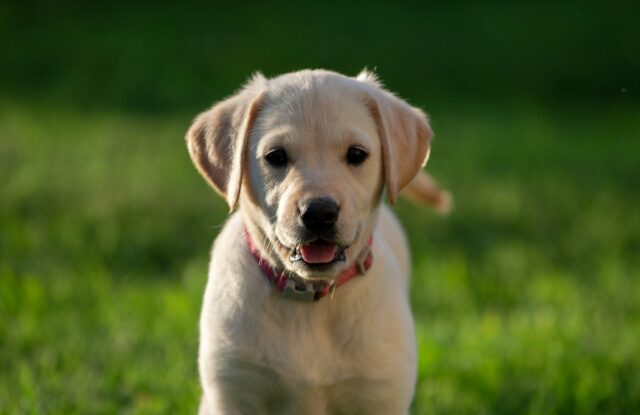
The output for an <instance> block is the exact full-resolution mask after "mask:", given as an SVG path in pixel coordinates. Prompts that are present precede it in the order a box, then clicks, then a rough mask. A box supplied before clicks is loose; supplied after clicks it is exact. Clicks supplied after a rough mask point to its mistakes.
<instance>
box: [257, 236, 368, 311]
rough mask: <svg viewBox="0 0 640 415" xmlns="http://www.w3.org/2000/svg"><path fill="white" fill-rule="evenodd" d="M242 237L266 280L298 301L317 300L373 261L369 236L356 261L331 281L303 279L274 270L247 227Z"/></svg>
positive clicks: (359, 272) (286, 295) (361, 272)
mask: <svg viewBox="0 0 640 415" xmlns="http://www.w3.org/2000/svg"><path fill="white" fill-rule="evenodd" d="M244 237H245V240H246V241H247V245H248V246H249V250H250V251H251V255H253V258H255V260H256V262H257V263H258V267H260V270H261V271H262V274H263V275H264V277H265V278H266V279H267V281H268V282H269V283H270V284H271V285H273V286H274V287H276V288H277V289H278V290H279V291H280V292H281V293H282V296H283V297H285V298H290V299H293V300H300V301H318V300H319V299H321V298H322V297H325V296H327V295H328V294H332V293H333V291H334V290H335V289H336V288H338V287H339V286H341V285H344V284H346V283H347V282H349V280H351V279H352V278H353V277H355V276H357V275H364V274H365V273H366V272H367V271H368V270H369V268H371V264H372V263H373V254H372V253H371V244H372V242H373V237H370V238H369V241H368V242H367V245H366V247H365V249H364V250H363V251H362V253H361V254H360V256H359V257H358V259H357V260H356V262H355V263H354V264H353V265H351V266H350V267H349V268H347V269H346V270H344V271H343V272H342V273H341V274H340V275H338V276H337V277H336V278H335V279H334V280H333V281H327V280H318V281H305V280H303V279H302V278H300V277H298V276H297V275H295V274H290V273H287V272H286V271H284V270H282V271H278V270H275V269H274V268H273V267H271V265H269V263H268V262H267V261H266V260H265V259H264V258H263V257H262V255H260V251H259V250H258V247H257V246H256V244H255V243H254V242H253V239H252V238H251V235H249V232H248V231H247V229H246V228H245V229H244Z"/></svg>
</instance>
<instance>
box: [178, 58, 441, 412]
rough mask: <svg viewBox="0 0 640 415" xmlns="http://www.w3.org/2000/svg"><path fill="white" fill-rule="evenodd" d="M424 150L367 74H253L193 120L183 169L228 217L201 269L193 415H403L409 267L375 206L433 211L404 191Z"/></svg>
mask: <svg viewBox="0 0 640 415" xmlns="http://www.w3.org/2000/svg"><path fill="white" fill-rule="evenodd" d="M431 135H432V133H431V129H430V127H429V124H428V121H427V118H426V116H425V114H424V113H423V112H422V111H420V110H418V109H416V108H414V107H411V106H410V105H408V104H407V103H406V102H404V101H402V100H401V99H399V98H397V97H396V96H394V95H392V94H391V93H389V92H387V91H385V90H384V89H383V88H382V87H381V85H380V84H379V82H378V81H377V80H376V78H375V76H374V75H373V74H371V73H370V72H366V71H365V72H362V73H361V74H360V75H358V76H357V77H356V78H349V77H346V76H343V75H340V74H337V73H334V72H329V71H322V70H314V71H309V70H307V71H300V72H295V73H290V74H286V75H283V76H280V77H277V78H274V79H270V80H268V79H266V78H264V77H263V76H262V75H260V74H258V75H256V76H254V77H253V79H251V80H250V81H249V82H248V83H247V84H246V85H245V86H244V87H243V88H242V89H241V90H240V91H239V92H238V93H237V94H236V95H234V96H232V97H230V98H228V99H226V100H225V101H222V102H220V103H218V104H216V105H215V106H214V107H213V108H212V109H210V110H209V111H206V112H204V113H203V114H201V115H199V116H198V117H197V118H196V120H195V121H194V123H193V125H192V126H191V128H190V129H189V132H188V133H187V144H188V148H189V153H190V155H191V158H192V159H193V162H194V163H195V165H196V167H197V168H198V170H199V171H200V173H202V175H203V176H204V178H205V179H206V180H207V181H208V182H209V183H210V184H211V185H212V186H213V187H214V188H215V189H216V190H217V191H218V192H219V193H220V194H221V195H223V196H224V197H225V198H226V200H227V202H228V203H229V205H230V207H231V209H232V210H233V209H234V208H236V207H238V210H237V212H236V213H234V214H233V215H232V216H231V217H230V219H229V220H228V221H227V223H226V225H225V226H224V229H223V230H222V231H221V232H220V235H219V236H218V238H217V239H216V241H215V243H214V246H213V251H212V254H211V264H210V267H209V279H208V283H207V288H206V292H205V296H204V304H203V308H202V316H201V321H200V333H201V338H200V356H199V370H200V377H201V381H202V387H203V397H202V402H201V405H200V413H201V414H224V415H234V414H245V415H255V414H385V415H390V414H392V415H393V414H405V413H407V412H408V409H409V405H410V404H411V399H412V396H413V391H414V382H415V378H416V344H415V337H414V329H413V319H412V315H411V311H410V308H409V302H408V294H407V290H408V285H409V271H410V269H409V268H410V264H409V253H408V247H407V242H406V240H405V237H404V235H403V232H402V230H401V228H400V225H399V224H398V222H397V220H396V219H395V218H394V216H393V215H392V213H391V211H390V210H389V208H387V207H386V206H385V205H384V204H383V203H382V199H383V195H384V194H385V193H386V196H387V197H388V199H389V200H390V202H391V203H393V202H394V201H395V199H396V197H397V195H398V193H399V192H400V190H401V189H402V188H403V187H405V186H408V187H410V188H411V192H410V193H411V194H412V195H413V197H414V198H415V199H418V200H423V201H427V202H429V203H431V204H432V205H435V206H437V207H440V208H445V207H446V204H447V200H448V199H447V195H446V194H445V193H444V192H441V191H440V190H439V189H438V188H437V187H436V186H435V185H434V183H433V182H432V181H430V180H429V178H428V177H427V176H426V175H422V176H421V175H419V176H418V178H417V179H416V180H413V179H414V177H415V176H416V174H417V173H418V172H419V171H421V166H422V165H423V164H424V163H425V161H426V158H427V156H428V154H429V141H430V139H431ZM412 180H413V181H412Z"/></svg>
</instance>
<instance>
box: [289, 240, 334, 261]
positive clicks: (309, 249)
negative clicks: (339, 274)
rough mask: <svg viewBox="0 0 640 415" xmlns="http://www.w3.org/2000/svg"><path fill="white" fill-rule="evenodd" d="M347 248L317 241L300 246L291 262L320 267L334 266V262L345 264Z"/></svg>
mask: <svg viewBox="0 0 640 415" xmlns="http://www.w3.org/2000/svg"><path fill="white" fill-rule="evenodd" d="M346 249H347V247H344V246H340V245H338V244H336V243H335V242H331V241H327V240H324V239H315V240H313V241H310V242H305V243H303V244H301V245H298V246H297V247H296V248H295V249H294V250H293V254H292V255H291V258H290V260H291V262H294V263H295V262H304V264H305V265H308V266H311V267H318V266H323V265H329V264H333V263H334V262H344V261H346V260H347V256H346V254H345V250H346Z"/></svg>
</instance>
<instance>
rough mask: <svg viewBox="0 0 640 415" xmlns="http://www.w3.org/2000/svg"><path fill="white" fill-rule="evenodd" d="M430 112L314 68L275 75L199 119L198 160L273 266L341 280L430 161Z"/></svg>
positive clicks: (365, 80)
mask: <svg viewBox="0 0 640 415" xmlns="http://www.w3.org/2000/svg"><path fill="white" fill-rule="evenodd" d="M430 136H431V131H430V129H429V126H428V124H427V121H426V118H425V116H424V114H422V112H420V111H419V110H416V109H414V108H412V107H410V106H408V105H407V104H406V103H404V102H403V101H401V100H399V99H398V98H396V97H394V96H393V95H391V94H389V93H387V92H385V91H383V90H382V89H381V88H380V87H379V85H378V84H377V82H376V81H375V79H374V78H373V77H372V76H371V75H370V74H368V73H364V74H361V75H360V76H359V78H358V79H353V78H347V77H344V76H342V75H338V74H335V73H331V72H326V71H304V72H298V73H294V74H288V75H284V76H281V77H279V78H275V79H273V80H270V81H267V80H266V79H264V78H263V77H261V76H258V77H256V78H254V80H253V81H252V82H251V83H250V84H249V85H248V86H246V87H245V88H244V89H243V90H242V91H241V92H240V93H239V94H237V95H235V96H234V97H232V98H229V99H228V100H226V101H223V102H222V103H220V104H218V105H216V106H214V108H213V109H212V110H210V111H208V112H206V113H204V114H202V115H201V116H200V117H198V118H197V119H196V121H195V122H194V125H193V126H192V127H191V129H190V131H189V133H188V134H187V140H188V144H189V150H190V153H191V156H192V158H193V160H194V162H195V164H196V166H197V167H198V168H199V170H200V171H201V172H202V173H203V175H204V176H205V178H207V180H209V181H210V183H211V184H213V186H214V187H215V188H216V189H217V190H218V191H219V192H221V193H222V194H223V195H225V197H226V198H227V201H228V202H229V204H230V205H231V206H232V208H233V207H234V206H235V205H236V203H237V202H238V200H239V201H240V205H241V208H242V211H243V212H244V215H245V221H246V224H247V227H248V228H249V231H251V232H252V233H253V234H254V240H255V241H256V243H257V244H258V245H259V246H260V248H261V250H262V251H263V253H264V256H265V257H266V258H269V259H270V260H271V261H272V263H273V264H275V265H277V266H279V267H283V268H285V269H287V270H289V271H291V272H295V273H296V274H298V275H300V276H302V277H306V278H316V277H322V278H327V277H332V276H335V275H337V274H339V273H340V272H341V271H342V270H343V269H344V268H346V267H348V266H350V265H351V264H352V263H353V262H354V261H355V260H356V259H357V257H358V256H359V254H360V253H361V251H362V250H363V249H364V247H365V245H366V243H367V241H368V239H369V237H370V236H371V233H372V231H373V226H374V222H375V216H376V215H375V212H376V209H377V206H378V204H379V202H380V200H381V195H382V193H383V189H384V188H385V185H386V189H387V193H388V195H389V198H390V199H391V200H392V201H393V200H394V199H395V197H396V195H397V192H398V191H399V190H400V188H401V187H402V186H404V185H405V184H407V183H408V182H409V181H410V180H411V178H412V177H413V176H414V175H415V173H416V172H417V170H418V169H419V168H420V166H421V165H422V164H423V163H424V161H425V159H426V156H427V153H428V142H429V139H430Z"/></svg>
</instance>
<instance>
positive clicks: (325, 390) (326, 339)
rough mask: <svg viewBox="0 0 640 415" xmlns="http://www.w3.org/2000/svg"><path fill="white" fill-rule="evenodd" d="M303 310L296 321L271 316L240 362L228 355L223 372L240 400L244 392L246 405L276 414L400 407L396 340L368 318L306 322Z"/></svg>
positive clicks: (237, 353)
mask: <svg viewBox="0 0 640 415" xmlns="http://www.w3.org/2000/svg"><path fill="white" fill-rule="evenodd" d="M297 307H298V306H297V305H296V303H294V304H293V305H292V307H290V308H291V309H290V310H289V312H288V313H285V314H289V315H288V316H287V315H285V314H280V313H279V310H278V311H274V310H271V311H272V312H271V314H269V313H266V314H263V319H262V321H261V322H260V324H259V328H256V326H255V325H253V328H252V331H250V333H253V335H252V336H245V337H244V338H243V339H236V342H235V344H234V348H233V349H232V350H229V353H230V354H231V355H232V356H233V357H232V356H229V355H227V357H228V358H227V359H225V361H226V363H225V368H224V369H223V372H225V373H227V374H228V376H230V377H231V376H232V377H233V378H234V379H233V380H231V379H230V378H227V382H225V383H226V385H227V387H228V386H230V385H235V386H233V389H234V390H235V391H236V393H234V394H237V393H238V392H239V391H241V393H242V395H244V396H245V398H242V399H240V400H245V399H248V400H253V401H254V404H255V405H258V406H260V407H262V408H269V412H268V413H280V412H282V413H289V412H288V411H289V410H292V411H293V412H290V413H310V414H312V413H318V414H325V413H326V414H329V413H341V411H347V412H346V413H353V411H354V410H355V412H357V411H358V410H362V411H364V412H363V413H377V412H374V411H372V408H377V409H380V408H381V405H382V407H384V405H386V404H388V403H389V402H394V400H395V398H394V396H393V395H394V394H396V395H397V391H398V389H396V388H398V387H399V386H400V385H401V384H402V386H403V387H404V386H405V385H403V383H404V382H403V380H401V379H399V378H403V377H405V375H401V376H399V374H401V373H403V372H405V371H404V370H402V366H404V363H400V362H398V359H397V357H398V352H399V350H398V344H396V341H395V340H391V339H390V338H389V337H387V336H383V335H381V334H380V333H377V334H376V333H373V331H375V330H373V329H374V328H373V327H370V322H367V321H363V319H362V318H361V316H360V317H359V316H352V315H346V316H341V315H330V314H326V313H323V312H322V311H319V312H318V313H316V314H315V315H309V314H308V313H306V315H304V314H305V313H302V312H300V309H297ZM296 311H297V312H298V315H297V316H296V314H295V313H296ZM306 311H308V310H306ZM243 332H244V333H249V332H248V331H243ZM395 339H397V340H399V339H398V338H397V337H396V338H395ZM390 340H391V341H390ZM239 343H241V344H239ZM240 345H241V346H242V347H238V346H240ZM401 350H402V349H400V351H401ZM385 356H386V358H385ZM392 362H393V363H392ZM392 366H395V367H392ZM220 369H222V368H220ZM390 395H391V396H390ZM285 408H286V409H285ZM294 408H295V410H294ZM356 408H357V410H356ZM377 409H376V410H377ZM380 413H393V412H380Z"/></svg>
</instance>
